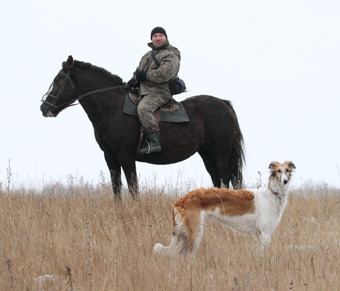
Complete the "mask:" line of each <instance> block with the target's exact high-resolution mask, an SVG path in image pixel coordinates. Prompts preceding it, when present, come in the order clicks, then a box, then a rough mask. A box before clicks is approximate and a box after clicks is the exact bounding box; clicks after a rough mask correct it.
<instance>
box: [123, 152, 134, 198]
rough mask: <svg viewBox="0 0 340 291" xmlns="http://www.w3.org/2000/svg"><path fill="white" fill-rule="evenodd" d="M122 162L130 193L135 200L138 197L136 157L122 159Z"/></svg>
mask: <svg viewBox="0 0 340 291" xmlns="http://www.w3.org/2000/svg"><path fill="white" fill-rule="evenodd" d="M120 162H121V165H122V168H123V171H124V174H125V177H126V181H127V184H128V188H129V192H130V194H131V196H132V198H133V199H136V198H137V196H138V181H137V171H136V161H135V159H134V157H130V156H124V157H120Z"/></svg>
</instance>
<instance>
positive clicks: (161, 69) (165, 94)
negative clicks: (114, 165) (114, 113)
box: [128, 27, 181, 154]
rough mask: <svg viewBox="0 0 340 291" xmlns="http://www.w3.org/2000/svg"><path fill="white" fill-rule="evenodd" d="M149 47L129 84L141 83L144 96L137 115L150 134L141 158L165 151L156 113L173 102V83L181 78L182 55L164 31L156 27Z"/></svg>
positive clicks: (145, 130)
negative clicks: (179, 76) (173, 80)
mask: <svg viewBox="0 0 340 291" xmlns="http://www.w3.org/2000/svg"><path fill="white" fill-rule="evenodd" d="M148 46H149V47H151V49H152V50H151V51H148V52H147V53H146V54H145V55H144V56H143V57H142V59H141V61H140V63H139V66H138V68H137V70H136V71H135V72H134V76H133V77H132V79H131V80H130V81H129V82H128V83H129V85H131V86H133V85H135V84H136V83H139V87H140V94H141V96H142V100H141V101H140V103H139V105H138V107H137V111H138V116H139V119H140V122H141V124H142V126H143V129H144V132H145V133H146V138H147V145H146V146H145V147H144V148H142V149H141V150H140V151H139V153H140V154H149V153H153V152H159V151H161V145H160V143H159V127H158V124H157V122H156V119H155V116H154V112H155V110H156V109H157V108H158V107H161V106H162V105H163V104H165V103H167V102H168V101H169V100H171V98H172V95H171V92H170V89H169V81H170V80H172V79H174V78H175V77H176V76H177V74H178V71H179V67H180V59H181V54H180V51H179V50H178V49H177V48H175V47H173V46H172V45H170V43H169V41H168V36H167V34H166V31H165V30H164V29H163V28H162V27H155V28H154V29H153V30H152V31H151V42H150V43H148Z"/></svg>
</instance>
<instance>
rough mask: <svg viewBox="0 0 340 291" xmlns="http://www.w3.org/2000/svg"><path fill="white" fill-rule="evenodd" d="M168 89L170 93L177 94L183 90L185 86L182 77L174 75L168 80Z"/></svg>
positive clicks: (185, 88)
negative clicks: (174, 76)
mask: <svg viewBox="0 0 340 291" xmlns="http://www.w3.org/2000/svg"><path fill="white" fill-rule="evenodd" d="M169 89H170V92H171V94H172V95H177V94H181V93H183V92H185V91H186V90H187V87H186V86H185V83H184V81H183V80H182V79H180V78H178V77H176V78H175V79H173V80H171V81H169Z"/></svg>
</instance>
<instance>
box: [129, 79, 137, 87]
mask: <svg viewBox="0 0 340 291" xmlns="http://www.w3.org/2000/svg"><path fill="white" fill-rule="evenodd" d="M127 84H128V85H129V86H130V87H139V81H138V80H136V79H135V77H132V78H131V79H130V80H129V81H128V82H127Z"/></svg>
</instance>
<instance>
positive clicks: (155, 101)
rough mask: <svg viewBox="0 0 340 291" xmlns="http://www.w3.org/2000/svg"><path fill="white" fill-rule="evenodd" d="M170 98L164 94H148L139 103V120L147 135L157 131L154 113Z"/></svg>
mask: <svg viewBox="0 0 340 291" xmlns="http://www.w3.org/2000/svg"><path fill="white" fill-rule="evenodd" d="M171 97H172V96H171V95H166V94H148V95H145V96H144V97H143V99H142V100H141V101H140V102H139V104H138V107H137V112H138V116H139V120H140V122H141V124H142V126H143V128H144V129H145V130H146V131H147V132H148V133H152V132H156V131H159V127H158V124H157V122H156V119H155V115H154V112H155V111H156V109H157V108H158V107H161V106H162V105H163V104H165V103H166V102H168V101H169V100H170V99H171Z"/></svg>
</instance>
